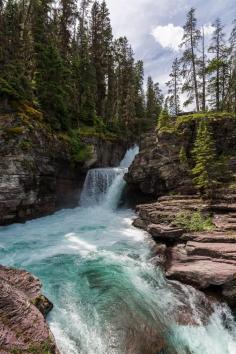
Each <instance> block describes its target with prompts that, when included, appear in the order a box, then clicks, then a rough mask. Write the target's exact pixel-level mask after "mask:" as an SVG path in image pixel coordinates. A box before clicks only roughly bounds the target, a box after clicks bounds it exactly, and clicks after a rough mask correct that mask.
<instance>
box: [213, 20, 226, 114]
mask: <svg viewBox="0 0 236 354" xmlns="http://www.w3.org/2000/svg"><path fill="white" fill-rule="evenodd" d="M214 27H215V31H214V33H213V36H212V43H211V46H210V47H209V52H210V53H212V54H213V55H214V56H213V58H212V59H211V60H210V61H209V65H208V73H209V74H210V75H211V76H210V80H209V85H208V91H209V93H210V95H211V106H212V107H213V108H214V109H216V110H217V111H220V110H222V109H223V102H224V99H225V91H226V90H225V88H226V81H227V80H228V64H229V62H228V56H229V49H228V48H227V47H226V43H225V33H224V27H223V25H222V23H221V21H220V19H217V20H216V22H215V23H214Z"/></svg>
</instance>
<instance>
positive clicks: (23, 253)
mask: <svg viewBox="0 0 236 354" xmlns="http://www.w3.org/2000/svg"><path fill="white" fill-rule="evenodd" d="M136 152H137V149H136V150H134V149H133V150H132V149H131V150H130V151H129V152H128V153H127V154H126V157H125V159H124V160H123V162H122V163H121V165H120V167H119V168H117V169H97V170H92V171H90V172H89V174H88V176H87V179H86V182H85V186H84V190H83V194H82V197H81V207H79V208H77V209H74V210H64V211H60V212H58V213H56V214H54V215H52V216H48V217H45V218H41V219H38V220H33V221H30V222H27V223H26V224H24V225H12V226H9V227H4V228H0V259H1V263H2V264H5V265H9V266H16V267H22V268H25V269H27V270H29V271H31V272H33V273H34V274H35V275H37V276H38V277H40V278H41V280H42V282H43V284H44V289H43V290H44V293H45V295H47V296H48V297H49V298H50V299H51V300H52V301H53V303H54V310H53V311H52V312H51V314H50V316H49V323H50V326H51V329H52V331H53V333H54V335H55V337H56V340H57V343H58V346H59V347H60V350H61V353H62V354H157V353H159V354H236V324H235V322H234V319H233V317H232V314H231V313H230V311H229V309H228V308H227V307H226V306H223V305H222V306H218V307H216V308H215V311H213V312H212V313H211V314H210V313H209V309H208V308H207V307H208V305H207V303H206V299H205V297H204V295H201V294H200V293H198V292H197V291H196V290H194V289H193V288H191V287H187V286H184V285H181V284H179V283H177V282H167V281H166V280H165V278H164V277H163V273H162V271H161V270H160V269H159V268H157V267H156V266H155V265H154V264H153V260H152V251H151V248H152V241H150V239H149V237H148V236H147V235H146V234H145V233H144V232H143V231H141V230H137V229H135V228H134V227H132V225H131V224H132V218H133V216H134V215H133V212H132V211H131V210H128V209H116V210H115V207H116V205H117V204H118V200H119V197H120V194H121V191H122V188H123V186H124V181H123V174H124V173H125V169H126V168H127V167H128V165H129V164H130V162H131V161H132V159H133V157H134V155H135V153H136Z"/></svg>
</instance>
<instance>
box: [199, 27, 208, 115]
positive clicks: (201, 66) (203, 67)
mask: <svg viewBox="0 0 236 354" xmlns="http://www.w3.org/2000/svg"><path fill="white" fill-rule="evenodd" d="M201 54H202V56H201V58H199V77H200V79H201V83H200V87H201V94H200V95H199V96H200V97H201V109H202V111H203V112H205V111H206V61H207V56H206V48H205V30H204V27H202V53H201Z"/></svg>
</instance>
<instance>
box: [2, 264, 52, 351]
mask: <svg viewBox="0 0 236 354" xmlns="http://www.w3.org/2000/svg"><path fill="white" fill-rule="evenodd" d="M40 288H41V283H40V281H39V280H38V279H37V278H35V277H33V276H32V275H31V274H30V273H28V272H25V271H23V270H17V269H11V268H6V267H3V266H0V353H2V354H10V353H26V354H30V353H36V354H59V350H58V349H57V346H56V344H55V340H54V337H53V335H52V333H51V331H50V329H49V327H48V325H47V323H46V320H45V316H46V315H47V313H48V312H49V311H50V310H51V309H52V304H51V303H50V302H49V300H48V299H46V298H45V297H44V296H43V295H42V294H41V293H40Z"/></svg>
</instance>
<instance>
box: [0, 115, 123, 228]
mask: <svg viewBox="0 0 236 354" xmlns="http://www.w3.org/2000/svg"><path fill="white" fill-rule="evenodd" d="M28 110H29V108H28ZM83 139H84V143H85V144H87V145H89V147H90V149H91V154H90V155H91V156H90V157H89V158H88V159H87V160H86V161H85V162H75V161H74V160H73V157H72V154H71V149H70V146H69V143H68V140H67V139H66V137H65V136H64V135H63V134H54V133H53V132H52V131H50V130H49V128H48V127H47V126H46V125H45V124H44V123H43V121H42V117H40V116H39V112H37V111H34V110H33V109H32V108H31V109H30V112H28V113H27V114H25V113H18V114H16V113H11V114H10V113H8V114H5V115H0V155H1V159H0V225H6V224H11V223H13V222H22V221H25V220H28V219H32V218H36V217H40V216H44V215H48V214H50V213H53V212H54V211H56V210H58V209H60V208H67V207H75V206H77V205H78V200H79V194H80V191H81V188H82V184H83V181H84V178H85V175H86V172H87V170H88V168H91V167H93V166H94V167H105V166H115V165H118V164H119V162H120V160H121V159H122V157H123V155H124V153H125V150H126V144H125V143H124V142H120V141H115V140H113V141H110V140H107V141H106V140H102V139H99V138H97V137H84V138H83Z"/></svg>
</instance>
